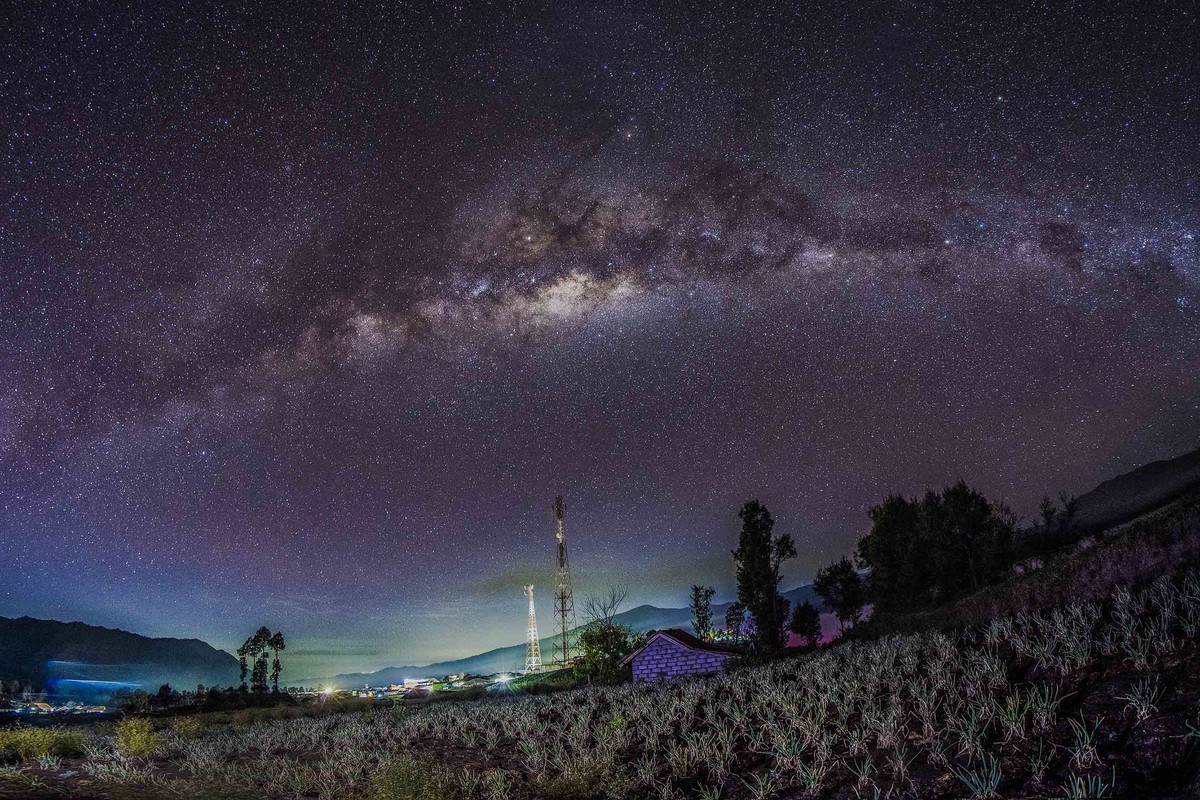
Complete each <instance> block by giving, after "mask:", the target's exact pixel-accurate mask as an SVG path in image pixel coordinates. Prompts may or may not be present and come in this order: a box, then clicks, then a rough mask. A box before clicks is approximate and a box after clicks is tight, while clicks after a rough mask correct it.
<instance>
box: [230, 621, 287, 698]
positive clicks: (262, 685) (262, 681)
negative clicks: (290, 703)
mask: <svg viewBox="0 0 1200 800" xmlns="http://www.w3.org/2000/svg"><path fill="white" fill-rule="evenodd" d="M276 637H278V639H276ZM284 647H285V645H284V641H283V634H282V633H277V634H272V633H271V629H270V628H267V627H265V626H264V627H262V628H259V629H258V630H257V631H255V632H254V635H253V636H251V637H250V638H248V639H247V640H246V641H244V642H242V646H241V647H239V648H238V658H239V660H240V661H241V664H242V687H243V688H245V686H246V666H247V663H248V662H249V666H250V689H251V691H253V692H255V693H256V694H266V693H267V675H268V671H270V670H272V664H271V659H270V652H274V655H275V663H274V669H275V672H274V676H275V687H276V691H278V687H279V670H280V669H281V668H280V666H279V651H280V650H283V649H284Z"/></svg>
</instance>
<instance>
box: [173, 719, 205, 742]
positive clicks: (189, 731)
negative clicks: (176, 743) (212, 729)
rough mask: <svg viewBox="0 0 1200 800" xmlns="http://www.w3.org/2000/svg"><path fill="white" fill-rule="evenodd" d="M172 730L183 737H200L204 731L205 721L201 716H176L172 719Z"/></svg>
mask: <svg viewBox="0 0 1200 800" xmlns="http://www.w3.org/2000/svg"><path fill="white" fill-rule="evenodd" d="M171 730H173V731H175V733H176V734H177V735H178V736H179V737H180V738H181V739H199V738H200V734H201V733H203V732H204V721H203V720H201V719H200V718H199V717H176V718H175V719H174V720H172V721H171Z"/></svg>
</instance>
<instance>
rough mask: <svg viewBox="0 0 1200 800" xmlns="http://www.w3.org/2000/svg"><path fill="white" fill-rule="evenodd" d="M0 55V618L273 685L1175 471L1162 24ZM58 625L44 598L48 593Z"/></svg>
mask: <svg viewBox="0 0 1200 800" xmlns="http://www.w3.org/2000/svg"><path fill="white" fill-rule="evenodd" d="M5 15H6V20H5V25H4V26H3V30H4V32H3V33H2V34H0V36H2V37H3V39H2V41H0V59H2V62H3V69H2V70H0V74H2V75H3V76H4V77H3V78H2V79H0V135H2V136H3V142H2V144H0V159H2V160H0V165H2V166H0V170H2V171H0V203H2V206H0V214H2V215H3V221H2V224H0V375H3V376H4V377H3V380H2V381H0V464H2V466H0V614H31V615H34V616H44V617H57V618H72V619H82V620H84V621H88V622H95V623H99V624H108V625H114V626H121V627H126V628H130V629H133V630H138V631H139V632H147V633H153V634H159V635H189V636H190V635H196V636H203V637H206V638H209V639H210V640H211V641H213V642H215V643H217V644H222V645H229V644H232V643H236V642H237V641H240V639H241V638H244V635H245V634H246V631H248V630H253V629H254V628H255V627H257V626H258V625H260V624H266V625H269V626H270V627H271V628H272V629H283V630H285V631H286V632H287V633H288V634H289V641H291V642H295V646H294V647H291V648H289V654H291V655H292V659H291V660H290V665H289V672H291V674H292V677H294V678H298V677H302V676H310V675H316V674H322V673H323V672H329V671H333V670H337V669H350V668H355V669H357V668H375V667H379V666H384V665H386V664H388V663H414V662H415V663H421V662H424V661H429V660H434V659H441V658H447V657H454V656H460V655H466V654H469V653H473V652H478V651H481V650H484V649H487V648H490V647H493V646H497V645H501V644H509V643H513V642H517V641H520V640H521V637H522V633H523V629H524V618H523V613H524V611H523V609H524V598H523V595H522V593H521V590H520V589H521V586H522V585H523V584H524V583H528V582H530V581H533V582H535V584H538V585H541V586H548V585H549V580H550V571H549V568H550V566H551V563H552V557H553V553H552V548H551V545H552V532H553V528H552V524H551V523H552V520H551V519H550V516H549V502H550V499H551V498H552V497H553V495H555V494H557V493H563V494H565V495H566V496H567V499H568V509H569V510H568V515H569V516H568V529H569V531H570V535H571V537H572V544H573V548H574V549H573V551H572V557H573V562H574V564H575V565H576V569H577V572H578V577H579V581H580V583H581V585H582V587H583V590H584V591H586V590H587V589H589V588H593V589H594V588H598V587H601V586H604V585H606V584H609V583H614V582H617V583H624V584H626V585H628V587H629V589H630V591H631V597H632V598H633V599H634V600H636V601H637V602H655V603H660V604H671V605H682V604H683V603H684V601H685V596H686V591H687V588H688V587H689V586H690V585H691V584H692V583H696V582H710V583H713V584H715V585H716V586H718V588H719V590H720V593H722V594H724V593H728V591H729V589H730V584H731V580H732V578H731V573H730V569H729V564H728V549H729V547H730V546H731V544H732V541H733V538H734V536H735V522H736V518H735V512H736V509H737V507H738V504H739V503H740V502H741V501H742V500H744V499H746V498H747V497H751V496H758V497H759V498H761V499H762V500H763V501H764V502H765V503H766V504H767V505H768V506H769V507H770V508H771V510H772V511H773V512H774V513H775V515H776V517H777V518H778V520H779V524H780V526H781V527H782V528H784V529H786V530H788V531H789V532H790V533H792V535H793V536H794V538H795V539H796V540H797V543H798V546H799V549H800V551H801V554H800V557H799V558H798V559H797V560H796V562H794V564H792V565H790V574H789V580H794V581H796V582H799V581H802V580H805V579H807V578H809V577H810V576H811V574H812V572H813V570H814V569H815V567H817V566H819V565H820V564H822V563H824V562H826V561H828V560H831V559H832V558H835V557H838V556H840V555H842V554H843V553H845V552H846V551H847V550H848V549H849V548H850V546H851V544H852V542H853V541H854V539H855V538H856V537H857V536H858V535H861V533H862V532H863V527H864V524H865V520H866V509H867V508H868V507H869V506H870V505H871V504H872V503H874V502H876V501H878V500H879V499H881V498H882V497H883V496H884V495H885V494H886V493H888V492H893V491H903V492H916V491H920V490H922V489H923V488H924V487H926V486H930V485H934V486H936V485H942V484H946V483H949V482H952V481H954V480H957V479H958V478H964V479H966V480H967V481H969V482H971V483H972V484H974V485H977V486H979V487H980V488H981V489H983V490H984V491H986V492H987V493H989V495H991V496H993V497H996V498H1004V499H1006V500H1007V501H1008V502H1010V503H1011V504H1012V505H1013V506H1014V507H1016V508H1017V509H1018V510H1020V511H1022V512H1024V513H1026V514H1029V513H1031V511H1032V509H1033V507H1034V505H1035V504H1036V501H1037V499H1038V498H1040V497H1041V496H1042V495H1043V494H1046V493H1053V492H1056V491H1058V490H1060V489H1062V490H1067V491H1072V492H1080V491H1085V490H1087V489H1088V488H1090V487H1091V485H1093V484H1094V483H1095V482H1096V481H1098V480H1099V479H1101V478H1103V477H1107V476H1111V475H1113V474H1117V473H1119V472H1122V471H1125V470H1127V469H1130V468H1132V467H1134V466H1137V465H1139V464H1141V463H1144V462H1146V461H1149V460H1153V459H1156V458H1163V457H1169V456H1173V455H1176V454H1178V453H1180V452H1183V451H1184V450H1188V449H1191V448H1194V447H1195V446H1196V445H1197V437H1198V435H1200V407H1198V405H1197V400H1196V398H1197V397H1200V379H1198V378H1197V376H1198V375H1200V321H1198V313H1200V246H1198V245H1197V243H1196V235H1197V232H1198V231H1200V203H1198V201H1200V191H1198V187H1197V174H1196V168H1197V164H1198V163H1200V160H1198V159H1197V153H1198V152H1200V118H1198V112H1197V82H1198V81H1197V75H1196V73H1195V70H1194V66H1193V65H1194V64H1195V63H1196V58H1197V54H1196V45H1195V42H1196V41H1198V40H1200V35H1198V34H1200V30H1198V27H1200V26H1197V24H1196V19H1195V12H1194V9H1192V8H1190V6H1189V5H1188V4H1162V5H1157V4H1147V5H1144V6H1139V7H1138V9H1137V10H1136V11H1134V12H1127V11H1121V12H1120V13H1117V12H1111V13H1110V12H1107V11H1104V10H1102V9H1082V8H1078V7H1071V6H1064V5H1061V4H1056V3H1016V4H1009V5H1008V6H1006V7H1005V8H1004V9H1001V10H996V9H993V10H988V11H986V12H985V11H981V10H978V9H976V8H973V7H971V6H970V5H968V4H963V5H954V6H951V7H949V8H948V9H935V8H933V7H932V6H927V5H925V4H920V3H910V4H894V3H865V4H864V3H844V4H843V3H815V4H813V3H809V4H779V5H773V4H769V3H755V4H747V5H745V6H741V7H736V6H735V7H725V6H722V7H714V6H698V7H688V6H686V5H685V4H675V3H664V4H661V5H660V4H645V3H595V2H591V3H548V4H536V3H531V4H526V3H519V4H508V3H489V4H463V5H452V4H446V5H443V4H432V5H425V6H422V5H417V6H413V7H405V8H400V7H392V6H389V5H384V6H378V7H371V8H367V7H359V8H356V9H347V8H342V7H332V6H322V5H313V6H305V7H303V8H297V7H292V6H290V5H289V6H288V7H286V8H282V7H281V9H280V10H278V11H269V10H261V9H258V10H253V11H251V10H248V9H246V8H242V7H232V6H225V5H223V4H219V3H188V4H178V5H176V4H160V3H141V4H134V5H131V6H125V7H122V8H115V7H114V8H106V7H102V6H91V7H72V6H69V5H64V6H47V5H45V4H41V3H17V4H16V5H15V6H13V7H11V8H9V9H8V10H7V11H6V12H5ZM64 575H65V576H69V579H67V580H64V579H63V576H64Z"/></svg>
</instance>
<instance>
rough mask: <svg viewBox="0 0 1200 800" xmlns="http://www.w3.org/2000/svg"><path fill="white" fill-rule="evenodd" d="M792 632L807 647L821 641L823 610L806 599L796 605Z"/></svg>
mask: <svg viewBox="0 0 1200 800" xmlns="http://www.w3.org/2000/svg"><path fill="white" fill-rule="evenodd" d="M789 627H790V628H791V631H792V633H794V634H796V635H797V636H799V637H800V640H801V641H802V642H803V643H804V645H805V646H806V647H812V646H814V645H817V644H820V642H821V612H820V611H818V610H817V607H816V606H814V605H813V604H812V603H810V602H808V601H807V600H805V601H804V602H803V603H801V604H800V605H798V606H796V610H795V612H794V613H793V614H792V622H791V624H790V625H789Z"/></svg>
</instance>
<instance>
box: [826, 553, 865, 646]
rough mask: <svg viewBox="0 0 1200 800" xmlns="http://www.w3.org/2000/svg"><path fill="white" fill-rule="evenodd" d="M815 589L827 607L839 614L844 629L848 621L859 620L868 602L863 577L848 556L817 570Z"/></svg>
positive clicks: (855, 621)
mask: <svg viewBox="0 0 1200 800" xmlns="http://www.w3.org/2000/svg"><path fill="white" fill-rule="evenodd" d="M813 591H814V592H816V593H817V595H818V596H819V597H820V598H821V599H822V600H823V601H825V606H826V608H828V609H829V610H831V611H832V612H833V613H834V614H836V615H837V618H838V625H839V627H840V628H841V629H842V630H845V629H846V623H847V622H850V623H857V622H858V620H859V617H861V616H862V610H863V606H865V605H866V602H867V598H866V589H865V587H864V585H863V580H862V577H861V576H860V575H859V574H858V573H857V572H856V571H855V570H854V565H853V564H851V563H850V559H848V558H843V559H842V560H841V561H835V562H834V563H832V564H830V565H829V566H828V567H824V568H822V569H819V570H817V576H816V578H815V579H814V580H813Z"/></svg>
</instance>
